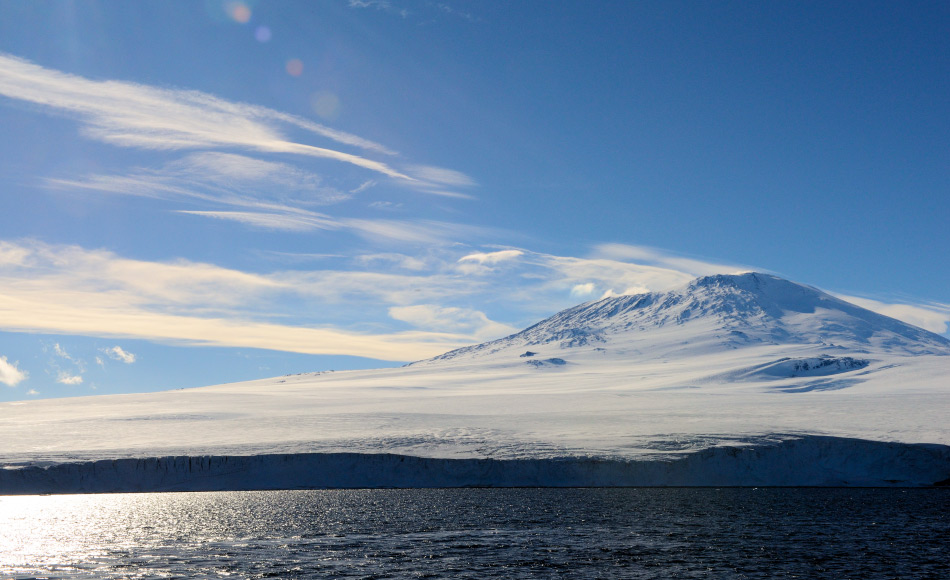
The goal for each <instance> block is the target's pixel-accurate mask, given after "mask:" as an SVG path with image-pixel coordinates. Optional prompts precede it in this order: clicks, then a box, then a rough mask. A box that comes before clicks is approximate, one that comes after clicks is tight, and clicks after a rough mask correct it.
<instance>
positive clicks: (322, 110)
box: [310, 91, 340, 120]
mask: <svg viewBox="0 0 950 580" xmlns="http://www.w3.org/2000/svg"><path fill="white" fill-rule="evenodd" d="M310 106H311V107H312V108H313V112H314V113H316V114H317V115H320V116H321V117H323V118H324V119H329V120H333V119H336V118H337V116H338V115H339V113H340V97H338V96H336V95H335V94H333V93H331V92H329V91H320V92H319V93H314V95H313V96H312V97H310Z"/></svg>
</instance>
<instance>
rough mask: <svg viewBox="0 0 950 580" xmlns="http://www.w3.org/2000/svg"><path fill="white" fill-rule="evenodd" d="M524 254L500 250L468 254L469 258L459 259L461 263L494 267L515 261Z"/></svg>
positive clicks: (516, 251) (518, 251)
mask: <svg viewBox="0 0 950 580" xmlns="http://www.w3.org/2000/svg"><path fill="white" fill-rule="evenodd" d="M523 255H524V252H523V251H521V250H500V251H497V252H475V253H472V254H468V255H467V256H462V257H461V258H459V260H458V261H459V263H463V262H475V263H477V264H481V265H485V266H492V265H495V264H498V263H499V262H506V261H508V260H514V259H515V258H517V257H519V256H523Z"/></svg>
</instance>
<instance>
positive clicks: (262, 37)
mask: <svg viewBox="0 0 950 580" xmlns="http://www.w3.org/2000/svg"><path fill="white" fill-rule="evenodd" d="M270 37H271V32H270V28H268V27H266V26H258V27H257V29H256V30H255V31H254V38H256V39H257V42H267V41H268V40H270Z"/></svg>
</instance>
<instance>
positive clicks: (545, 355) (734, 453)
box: [0, 274, 950, 493]
mask: <svg viewBox="0 0 950 580" xmlns="http://www.w3.org/2000/svg"><path fill="white" fill-rule="evenodd" d="M948 416H950V341H947V340H946V339H944V338H943V337H941V336H939V335H936V334H932V333H930V332H927V331H925V330H922V329H920V328H916V327H913V326H910V325H907V324H905V323H902V322H899V321H897V320H894V319H891V318H887V317H885V316H881V315H879V314H875V313H872V312H870V311H867V310H864V309H862V308H859V307H857V306H854V305H852V304H849V303H847V302H843V301H841V300H839V299H836V298H834V297H831V296H830V295H827V294H825V293H823V292H820V291H818V290H816V289H814V288H810V287H808V286H803V285H799V284H795V283H792V282H789V281H786V280H783V279H781V278H777V277H774V276H770V275H766V274H742V275H735V276H710V277H705V278H699V279H697V280H695V281H693V282H692V283H691V284H689V285H688V286H686V287H683V288H680V289H677V290H674V291H671V292H666V293H651V294H643V295H637V296H620V297H615V298H606V299H603V300H600V301H596V302H592V303H588V304H583V305H580V306H577V307H575V308H572V309H569V310H566V311H564V312H561V313H559V314H556V315H555V316H553V317H551V318H549V319H547V320H545V321H542V322H541V323H539V324H537V325H535V326H532V327H530V328H528V329H526V330H524V331H522V332H520V333H518V334H515V335H512V336H510V337H506V338H503V339H500V340H497V341H492V342H489V343H485V344H481V345H476V346H472V347H466V348H463V349H459V350H456V351H452V352H450V353H446V354H444V355H442V356H439V357H436V358H434V359H430V360H427V361H421V362H418V363H414V364H412V365H409V366H406V367H403V368H398V369H380V370H373V371H350V372H329V373H312V374H303V375H294V376H286V377H278V378H273V379H266V380H260V381H251V382H246V383H236V384H227V385H218V386H211V387H204V388H199V389H187V390H178V391H168V392H162V393H149V394H135V395H115V396H100V397H84V398H76V399H53V400H39V401H23V402H14V403H4V404H0V441H3V444H2V445H0V465H2V466H3V467H4V468H3V469H0V493H38V492H43V493H55V492H75V491H149V490H157V489H258V488H268V487H271V488H273V487H353V486H356V487H374V486H387V487H388V486H417V487H424V486H433V485H931V484H934V483H937V482H942V481H944V480H947V479H950V446H948V445H950V422H948V421H947V417H948ZM156 458H164V459H156Z"/></svg>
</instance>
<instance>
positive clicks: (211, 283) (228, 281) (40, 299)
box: [0, 242, 477, 362]
mask: <svg viewBox="0 0 950 580" xmlns="http://www.w3.org/2000/svg"><path fill="white" fill-rule="evenodd" d="M17 247H19V248H21V249H23V250H25V251H26V253H25V255H24V258H23V260H21V261H20V263H19V264H17V265H13V266H9V267H0V328H2V329H3V330H6V331H13V332H48V333H59V334H77V335H89V336H102V337H116V338H142V339H149V340H156V341H162V342H169V343H178V344H202V345H216V346H240V347H253V348H264V349H272V350H282V351H288V352H301V353H308V354H349V355H356V356H366V357H371V358H380V359H385V360H398V361H405V360H415V359H418V358H424V357H425V356H431V355H435V354H439V353H441V352H444V351H445V350H448V349H450V348H453V347H455V346H459V345H461V344H465V343H467V342H469V341H470V339H469V337H468V336H465V335H458V334H446V333H441V332H385V331H384V332H381V333H376V334H367V333H363V332H355V331H351V330H342V329H337V328H332V327H326V326H319V327H314V326H306V325H305V322H302V321H300V320H299V319H300V318H301V314H302V313H303V312H306V311H307V310H310V309H307V308H304V309H300V308H299V305H300V303H301V302H303V303H304V304H310V305H312V306H319V307H323V308H325V309H329V310H332V309H333V307H327V304H331V303H336V304H341V303H347V305H348V306H349V304H348V303H350V302H352V303H354V304H356V305H355V306H352V308H354V309H358V308H361V306H360V305H362V304H371V305H372V306H373V307H377V306H376V305H377V304H378V303H379V301H380V300H383V301H384V302H385V303H388V304H397V305H398V304H407V303H411V302H413V301H416V300H419V299H420V298H422V299H425V298H427V297H436V296H446V295H459V294H460V293H464V292H466V291H471V289H473V288H476V287H477V285H472V284H467V283H466V284H464V286H465V287H466V288H467V289H466V288H463V287H462V286H463V284H462V283H460V282H459V281H457V280H454V279H452V278H451V277H450V276H430V277H427V278H422V277H420V276H399V275H386V274H379V273H373V272H333V271H329V272H328V271H320V272H311V273H308V272H299V271H291V272H281V273H275V274H270V275H260V274H249V273H245V272H240V271H236V270H229V269H225V268H220V267H216V266H212V265H209V264H200V263H192V262H185V261H177V262H172V263H159V262H143V261H136V260H128V259H123V258H120V257H117V256H115V255H114V254H111V253H109V252H105V251H101V250H100V251H89V250H84V249H82V248H77V247H74V246H49V245H45V244H40V243H36V242H32V243H21V244H19V245H17V244H13V243H10V242H0V248H6V249H7V250H8V251H13V250H14V249H15V248H17ZM288 301H289V302H291V303H292V305H291V306H285V303H287V302H288ZM291 317H293V318H291ZM284 320H294V321H295V322H296V324H295V325H290V324H285V323H283V321H284ZM54 351H56V352H57V353H61V354H59V356H63V355H66V356H68V353H66V351H65V350H64V349H63V348H62V346H58V345H57V346H55V347H54ZM63 358H66V357H65V356H64V357H63ZM69 360H73V361H74V362H75V359H72V358H70V359H69Z"/></svg>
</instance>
